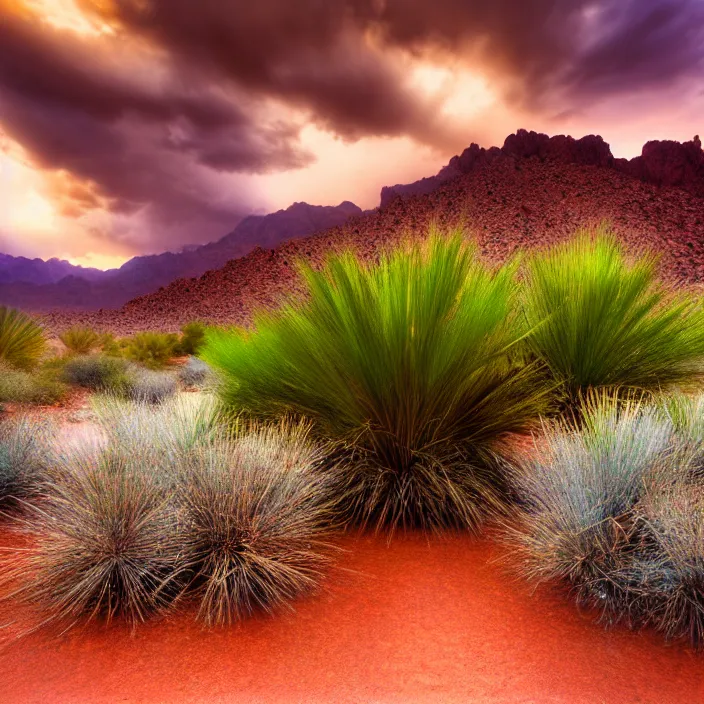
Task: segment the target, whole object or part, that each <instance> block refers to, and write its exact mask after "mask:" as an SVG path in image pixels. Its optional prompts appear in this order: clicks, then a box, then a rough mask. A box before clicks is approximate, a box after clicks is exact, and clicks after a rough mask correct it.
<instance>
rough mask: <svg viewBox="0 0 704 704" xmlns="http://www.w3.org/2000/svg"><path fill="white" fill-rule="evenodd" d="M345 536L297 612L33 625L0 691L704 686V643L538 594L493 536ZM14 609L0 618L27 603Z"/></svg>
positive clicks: (338, 700)
mask: <svg viewBox="0 0 704 704" xmlns="http://www.w3.org/2000/svg"><path fill="white" fill-rule="evenodd" d="M8 540H9V539H8V537H7V536H4V537H3V538H0V544H2V543H3V542H4V544H7V543H8ZM343 546H344V547H345V548H346V549H347V550H348V553H347V555H346V556H345V557H344V559H343V560H342V563H343V565H344V571H342V570H338V572H337V573H335V574H334V575H332V576H331V578H330V580H329V582H328V584H327V585H326V589H325V590H324V592H323V593H321V594H320V595H319V596H317V597H313V598H310V599H308V600H305V601H301V602H300V603H298V604H297V605H296V610H295V612H293V613H284V614H281V615H277V616H276V617H261V618H257V619H253V620H250V621H248V622H246V623H244V624H243V625H241V626H240V627H237V628H233V629H229V630H223V631H212V632H206V631H203V630H201V628H200V627H198V626H197V625H195V624H194V623H193V622H192V620H191V617H190V615H188V614H184V615H183V616H178V617H174V618H171V619H169V620H168V621H167V622H164V623H154V624H148V625H146V626H144V627H142V628H140V629H139V630H138V631H137V633H136V635H130V633H129V632H128V631H127V630H126V629H124V628H123V627H122V626H119V625H118V626H114V627H112V628H111V629H110V630H106V629H104V628H98V627H91V628H87V629H85V630H84V631H83V632H81V633H74V634H72V635H70V636H67V637H64V638H63V639H61V640H58V641H56V640H49V639H48V637H47V636H46V635H39V634H35V635H31V636H27V637H25V638H24V639H22V640H19V641H17V642H14V643H12V644H11V645H10V646H8V647H6V648H5V649H4V650H3V651H0V673H1V676H0V701H1V702H3V704H20V703H21V704H32V703H37V704H39V703H40V702H41V703H42V704H44V703H49V702H51V704H63V703H69V702H71V703H72V704H73V703H78V702H91V704H102V703H103V702H105V703H107V702H125V703H132V702H135V703H136V702H140V703H141V704H156V703H157V702H158V703H166V702H168V704H186V703H189V704H190V703H196V702H238V704H248V703H252V704H254V703H257V704H264V703H272V704H278V703H283V702H299V703H303V702H305V703H306V704H311V703H316V702H321V703H322V702H326V703H328V702H334V703H335V704H344V703H347V702H350V703H351V702H355V703H357V702H358V703H360V704H368V703H370V702H375V703H379V704H381V703H386V702H389V703H394V704H396V703H398V704H415V703H421V702H422V703H425V702H441V703H442V704H453V703H454V702H457V703H459V702H462V703H463V704H466V703H467V702H472V703H473V704H488V703H489V702H492V703H499V702H500V703H501V704H518V703H521V704H528V703H529V702H534V703H541V704H543V703H548V702H549V703H550V704H634V703H635V702H638V703H639V704H680V703H682V704H684V703H685V702H686V703H688V704H694V703H695V702H702V701H704V655H696V654H694V653H692V652H690V651H688V650H687V649H685V648H684V647H683V646H679V645H677V646H674V645H671V646H667V645H665V644H663V643H662V641H661V639H660V638H659V637H658V636H657V635H655V634H652V633H641V634H635V633H631V632H628V631H626V630H623V629H620V628H619V629H615V630H612V631H606V630H604V629H603V628H602V627H601V626H598V625H595V624H594V623H593V620H592V617H591V616H590V615H588V614H580V613H579V612H578V611H577V610H576V609H575V608H574V606H573V605H572V604H571V603H570V602H569V601H568V600H567V599H565V598H564V596H563V595H559V594H553V593H546V592H541V593H538V594H534V595H531V594H529V593H528V592H527V590H526V587H525V586H524V585H523V584H522V583H521V582H516V581H514V580H513V579H512V578H510V577H508V576H507V574H506V571H505V568H504V566H503V565H500V564H497V563H496V561H495V558H496V557H497V556H500V554H501V550H500V549H499V548H496V547H494V546H493V545H492V544H491V543H489V542H488V541H486V540H477V539H471V538H469V537H466V536H462V537H459V536H458V537H448V538H444V539H432V540H428V539H426V538H424V537H422V536H405V537H404V536H401V537H398V538H397V539H394V540H393V542H392V543H391V544H390V545H388V546H387V544H386V542H385V541H384V539H381V538H373V537H362V538H345V539H344V541H343ZM3 609H4V611H3V613H2V614H0V622H4V621H5V620H6V619H7V618H8V617H9V616H12V615H13V613H12V609H10V608H8V607H7V606H4V607H3ZM20 620H22V619H21V618H20ZM15 630H16V626H15V627H12V628H11V629H9V631H10V634H12V633H13V632H14V631H15ZM6 633H7V631H6Z"/></svg>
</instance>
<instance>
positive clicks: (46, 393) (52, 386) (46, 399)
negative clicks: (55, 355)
mask: <svg viewBox="0 0 704 704" xmlns="http://www.w3.org/2000/svg"><path fill="white" fill-rule="evenodd" d="M67 393H68V387H67V386H66V385H65V384H64V383H63V382H62V381H61V379H60V374H59V372H58V371H57V370H55V369H53V368H52V367H47V368H46V369H45V368H44V367H43V366H42V367H41V368H40V369H39V370H38V371H36V372H34V373H29V372H25V371H21V370H18V369H12V368H10V367H6V366H5V365H3V364H0V403H31V404H39V405H44V406H49V405H54V404H56V403H59V402H60V401H62V400H63V399H64V398H65V396H66V394H67Z"/></svg>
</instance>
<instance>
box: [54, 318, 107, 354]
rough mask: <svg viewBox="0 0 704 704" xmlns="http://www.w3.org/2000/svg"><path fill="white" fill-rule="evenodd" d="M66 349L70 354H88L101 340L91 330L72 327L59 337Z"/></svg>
mask: <svg viewBox="0 0 704 704" xmlns="http://www.w3.org/2000/svg"><path fill="white" fill-rule="evenodd" d="M59 339H60V340H61V342H63V343H64V345H65V346H66V349H67V350H68V351H69V352H71V353H72V354H89V353H90V352H92V351H93V350H94V349H95V348H96V347H98V346H99V345H100V342H101V338H100V335H98V333H97V332H95V330H92V329H91V328H86V327H81V326H80V325H74V326H73V327H72V328H69V329H68V330H65V331H64V332H62V333H61V334H60V335H59Z"/></svg>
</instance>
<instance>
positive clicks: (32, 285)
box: [0, 201, 362, 312]
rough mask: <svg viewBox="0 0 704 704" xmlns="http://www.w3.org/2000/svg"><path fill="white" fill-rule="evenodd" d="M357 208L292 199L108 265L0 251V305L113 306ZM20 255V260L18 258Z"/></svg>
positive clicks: (338, 220) (331, 222)
mask: <svg viewBox="0 0 704 704" xmlns="http://www.w3.org/2000/svg"><path fill="white" fill-rule="evenodd" d="M361 214H362V210H361V208H359V207H358V206H356V205H355V204H354V203H350V202H349V201H344V202H343V203H340V205H337V206H322V205H308V204H307V203H294V204H293V205H291V206H289V207H288V208H286V210H279V211H277V212H275V213H271V214H269V215H250V216H248V217H246V218H244V220H242V221H241V222H240V223H238V225H237V226H236V227H235V229H234V230H233V231H232V232H230V233H229V234H227V235H225V237H223V238H222V239H220V240H218V241H217V242H212V243H210V244H205V245H201V246H197V247H187V248H185V249H184V250H183V251H181V252H165V253H164V254H153V255H146V256H141V257H134V258H133V259H130V260H129V261H128V262H125V264H123V265H122V266H121V267H120V268H119V269H110V270H109V271H100V270H98V269H85V268H83V267H77V266H73V265H71V264H69V263H68V262H63V261H60V260H58V259H50V260H49V261H46V262H43V261H42V260H40V259H35V260H28V259H24V258H23V257H10V256H9V255H4V254H0V305H3V304H4V305H11V306H15V307H18V308H23V309H25V310H29V311H36V312H39V311H45V310H51V309H60V308H70V309H78V310H95V309H98V308H119V307H120V306H122V305H123V304H124V303H126V302H127V301H129V300H130V299H132V298H135V297H136V296H142V295H144V294H146V293H151V292H152V291H156V290H157V289H158V288H160V287H161V286H166V285H167V284H169V283H171V282H172V281H174V280H175V279H179V278H190V277H196V276H201V275H202V274H204V273H205V272H206V271H208V270H210V269H219V268H220V267H222V266H224V265H225V264H226V263H227V262H228V261H229V260H230V259H236V258H238V257H242V256H244V255H246V254H248V253H249V252H250V251H251V250H252V249H254V248H255V247H257V246H258V247H263V248H270V247H275V246H276V245H278V244H280V243H281V242H284V241H286V240H290V239H294V238H297V237H304V236H306V235H311V234H314V233H315V232H318V231H319V230H327V229H329V228H331V227H335V226H336V225H342V224H343V223H344V222H346V221H347V220H349V219H350V218H351V217H354V216H356V215H361ZM20 260H23V263H22V264H19V263H18V262H20ZM5 262H7V264H5ZM24 262H29V264H32V265H33V266H29V265H28V264H24ZM23 266H24V269H22V267H23ZM3 272H7V273H6V274H5V275H3ZM19 272H24V273H19Z"/></svg>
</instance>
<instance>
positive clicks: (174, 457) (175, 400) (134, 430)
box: [92, 394, 224, 482]
mask: <svg viewBox="0 0 704 704" xmlns="http://www.w3.org/2000/svg"><path fill="white" fill-rule="evenodd" d="M92 407H93V411H94V413H95V416H96V418H97V423H98V426H99V427H100V429H101V433H102V435H103V437H104V438H105V442H107V443H108V444H110V445H114V446H116V447H119V448H121V451H122V452H124V453H125V454H126V455H127V456H129V455H132V456H134V457H140V458H142V460H141V461H144V462H146V463H147V464H148V465H149V466H150V467H152V470H153V473H154V474H159V475H161V476H162V478H164V479H166V480H168V481H169V482H171V481H172V480H173V475H174V470H173V467H174V466H177V465H178V464H179V462H180V461H181V456H182V455H183V454H188V453H189V452H191V451H192V450H193V449H194V448H197V447H200V446H201V445H207V444H209V443H212V442H213V441H214V439H215V438H216V437H221V434H222V432H223V431H224V425H223V424H222V423H221V421H220V411H219V407H218V404H217V403H216V400H215V399H214V397H212V396H209V395H205V394H198V395H195V394H188V395H181V396H172V397H171V398H168V399H166V400H165V401H164V402H163V403H161V404H159V405H157V406H154V405H152V404H148V403H134V402H132V401H129V400H126V399H125V398H124V397H122V396H118V395H115V394H105V395H99V396H96V397H94V398H93V399H92ZM167 475H168V476H167Z"/></svg>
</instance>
